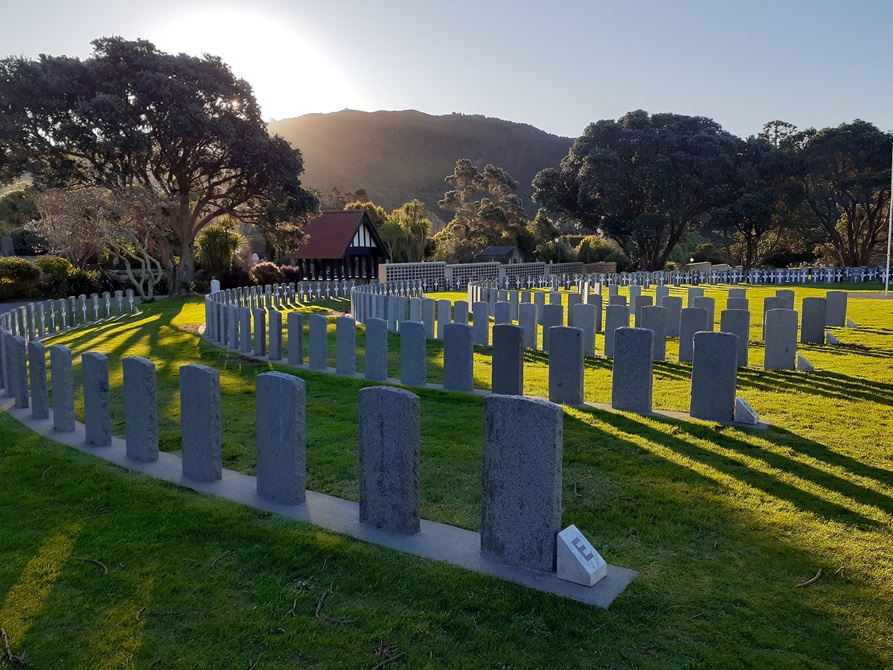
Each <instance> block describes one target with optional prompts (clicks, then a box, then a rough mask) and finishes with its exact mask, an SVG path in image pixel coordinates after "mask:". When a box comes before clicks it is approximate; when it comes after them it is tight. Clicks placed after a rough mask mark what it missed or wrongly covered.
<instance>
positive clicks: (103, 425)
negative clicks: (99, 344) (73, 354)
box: [81, 351, 112, 447]
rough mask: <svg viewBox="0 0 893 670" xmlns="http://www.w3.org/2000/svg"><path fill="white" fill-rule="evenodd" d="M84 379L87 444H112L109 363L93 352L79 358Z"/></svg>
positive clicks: (98, 445)
mask: <svg viewBox="0 0 893 670" xmlns="http://www.w3.org/2000/svg"><path fill="white" fill-rule="evenodd" d="M81 371H82V372H83V377H84V431H85V433H86V437H87V444H92V445H93V446H96V447H109V446H111V444H112V408H111V403H110V398H109V362H108V359H107V358H106V357H105V356H103V355H102V354H100V353H97V352H95V351H88V352H87V353H85V354H83V355H82V356H81Z"/></svg>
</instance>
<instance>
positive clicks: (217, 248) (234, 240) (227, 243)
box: [195, 223, 248, 276]
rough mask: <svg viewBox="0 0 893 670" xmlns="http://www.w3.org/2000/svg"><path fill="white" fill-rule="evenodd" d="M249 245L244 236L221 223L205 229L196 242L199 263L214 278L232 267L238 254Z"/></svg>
mask: <svg viewBox="0 0 893 670" xmlns="http://www.w3.org/2000/svg"><path fill="white" fill-rule="evenodd" d="M246 244H248V241H247V240H246V239H245V237H244V235H241V234H240V233H237V232H236V231H234V230H231V229H230V228H228V227H227V226H225V225H223V224H219V223H215V224H212V225H210V226H207V227H205V229H204V230H202V232H201V233H200V234H199V236H198V238H197V239H196V240H195V247H196V256H197V257H198V261H199V263H201V265H202V267H203V268H205V270H207V271H208V272H210V273H211V275H213V276H217V275H220V274H222V273H223V272H225V271H226V270H228V269H229V268H230V267H232V264H233V258H234V257H235V255H236V252H237V251H238V250H239V249H240V248H241V247H243V246H245V245H246Z"/></svg>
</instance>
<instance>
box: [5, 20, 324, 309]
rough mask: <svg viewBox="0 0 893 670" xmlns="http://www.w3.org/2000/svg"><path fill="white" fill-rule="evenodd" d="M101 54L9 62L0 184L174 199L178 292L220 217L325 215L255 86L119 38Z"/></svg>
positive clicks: (101, 47)
mask: <svg viewBox="0 0 893 670" xmlns="http://www.w3.org/2000/svg"><path fill="white" fill-rule="evenodd" d="M93 46H94V52H93V55H92V56H91V57H90V58H88V59H86V60H83V61H81V60H79V59H76V58H69V57H66V56H45V55H44V56H41V57H40V58H38V59H37V60H28V59H24V58H20V57H11V58H5V59H2V60H0V182H4V181H11V180H13V179H15V178H16V177H18V176H20V175H23V174H26V173H30V174H31V175H32V177H33V179H34V181H35V184H36V185H37V187H38V188H66V187H74V186H91V187H104V188H107V189H110V190H113V191H115V190H126V189H128V188H130V187H133V186H139V187H142V188H145V189H148V190H150V191H153V192H155V193H157V194H158V196H159V197H161V198H164V199H166V200H169V201H172V202H173V203H174V204H173V205H172V206H171V208H170V209H169V210H168V211H167V212H166V215H167V218H166V223H165V228H166V230H167V233H168V235H169V236H170V238H171V242H172V253H173V254H174V255H175V256H176V258H177V262H176V263H175V264H174V265H173V266H172V267H173V270H172V275H173V276H172V285H171V289H172V292H175V293H179V292H182V291H183V290H184V289H185V286H186V283H187V282H189V281H190V280H191V279H192V278H193V276H194V265H195V249H194V245H195V239H196V236H197V235H198V233H199V232H200V231H201V230H202V229H203V228H204V227H205V226H207V225H209V224H211V223H212V222H214V221H215V220H216V219H218V218H219V217H221V216H224V215H229V216H231V217H234V218H237V219H239V220H242V221H245V222H250V223H254V224H256V225H258V226H260V227H261V229H262V230H273V229H276V228H277V227H279V226H280V224H283V223H294V222H295V221H300V220H301V218H302V217H303V216H305V215H306V214H307V213H308V212H311V211H313V210H315V209H316V208H317V206H318V200H317V199H316V197H315V196H313V195H312V194H311V193H309V192H308V191H306V190H305V189H303V188H302V186H301V182H300V179H299V177H300V175H301V173H302V172H303V169H304V166H303V159H302V156H301V153H300V152H299V151H298V150H296V149H292V148H291V147H290V146H289V145H288V143H287V142H286V141H285V140H284V139H282V138H281V137H277V136H274V137H271V136H270V135H269V134H268V132H267V128H266V125H265V124H264V122H263V120H262V119H261V115H260V108H259V107H258V105H257V102H256V100H255V98H254V95H253V93H252V91H251V87H250V86H249V85H248V83H246V82H245V81H244V80H242V79H238V78H236V77H235V76H234V75H233V74H232V72H231V70H230V68H229V67H228V66H227V65H226V64H224V63H223V62H222V61H221V60H220V59H219V58H216V57H213V56H204V57H202V58H196V57H192V56H188V55H185V54H179V55H172V54H167V53H164V52H162V51H159V50H158V49H156V48H155V47H154V46H153V45H152V44H150V43H149V42H146V41H142V40H140V41H128V40H124V39H122V38H120V37H105V38H101V39H98V40H96V41H94V42H93Z"/></svg>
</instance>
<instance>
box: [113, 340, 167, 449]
mask: <svg viewBox="0 0 893 670" xmlns="http://www.w3.org/2000/svg"><path fill="white" fill-rule="evenodd" d="M122 363H123V370H124V421H125V429H126V438H127V458H129V459H131V460H133V461H137V462H139V463H150V462H153V461H157V460H158V402H157V400H156V384H155V363H153V362H152V361H150V360H147V359H145V358H140V357H139V356H127V357H125V358H124V360H123V361H122Z"/></svg>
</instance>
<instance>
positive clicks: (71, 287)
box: [60, 268, 102, 297]
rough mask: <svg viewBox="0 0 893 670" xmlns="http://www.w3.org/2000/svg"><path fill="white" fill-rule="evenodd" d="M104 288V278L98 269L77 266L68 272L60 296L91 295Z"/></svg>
mask: <svg viewBox="0 0 893 670" xmlns="http://www.w3.org/2000/svg"><path fill="white" fill-rule="evenodd" d="M101 289H102V278H101V276H100V273H99V272H98V271H97V270H86V269H84V268H75V269H73V270H72V271H71V272H69V273H68V276H67V277H66V278H65V281H64V282H63V283H62V292H61V295H60V297H64V296H70V295H90V294H91V293H98V292H99V291H100V290H101Z"/></svg>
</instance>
